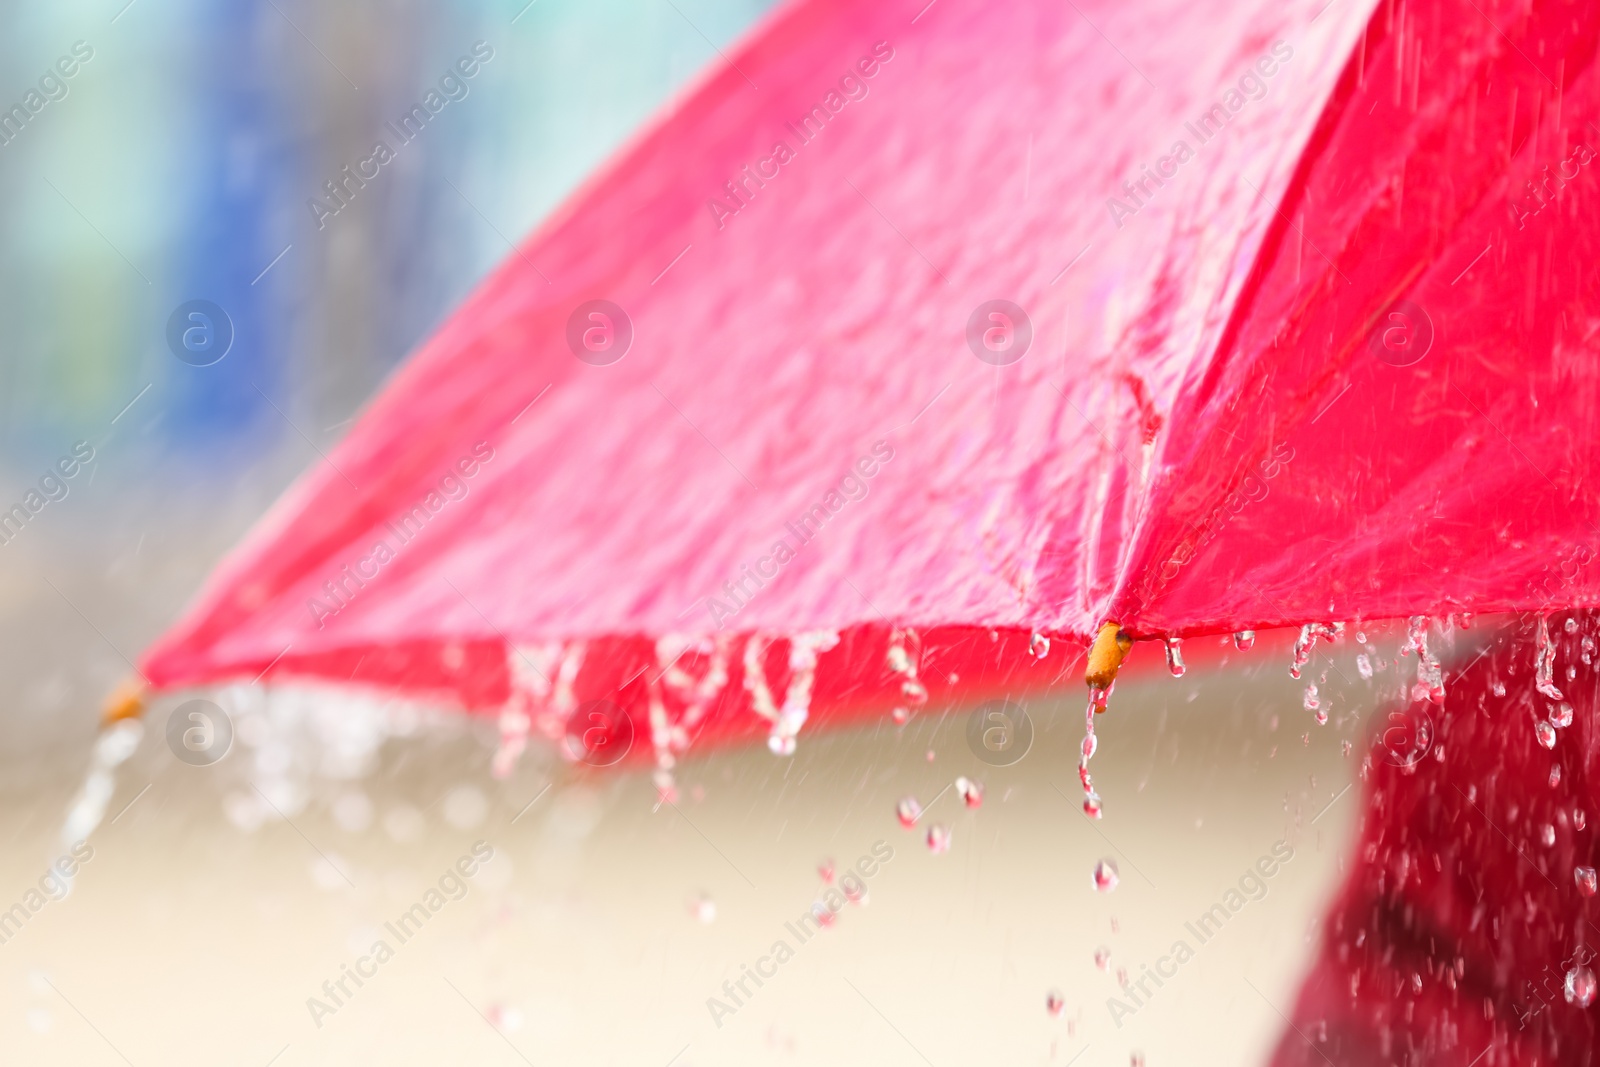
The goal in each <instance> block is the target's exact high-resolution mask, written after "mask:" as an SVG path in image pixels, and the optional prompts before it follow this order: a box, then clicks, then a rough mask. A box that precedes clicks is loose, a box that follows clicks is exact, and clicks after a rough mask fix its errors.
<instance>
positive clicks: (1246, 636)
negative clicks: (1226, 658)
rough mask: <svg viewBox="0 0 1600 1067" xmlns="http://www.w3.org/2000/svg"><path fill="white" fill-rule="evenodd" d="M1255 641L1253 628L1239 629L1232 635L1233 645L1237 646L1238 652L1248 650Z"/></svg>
mask: <svg viewBox="0 0 1600 1067" xmlns="http://www.w3.org/2000/svg"><path fill="white" fill-rule="evenodd" d="M1255 643H1256V632H1255V631H1254V630H1240V631H1239V632H1238V633H1236V634H1234V635H1233V647H1234V648H1237V649H1238V650H1239V651H1240V652H1248V651H1250V649H1251V648H1252V647H1254V646H1255Z"/></svg>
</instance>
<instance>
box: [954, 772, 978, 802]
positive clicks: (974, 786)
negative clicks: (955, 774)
mask: <svg viewBox="0 0 1600 1067" xmlns="http://www.w3.org/2000/svg"><path fill="white" fill-rule="evenodd" d="M956 792H957V793H958V794H960V796H961V799H962V800H964V801H966V804H967V807H969V808H976V807H979V806H980V805H982V804H983V783H982V782H974V781H973V780H972V779H971V778H966V777H962V778H957V779H956Z"/></svg>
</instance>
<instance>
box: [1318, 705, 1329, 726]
mask: <svg viewBox="0 0 1600 1067" xmlns="http://www.w3.org/2000/svg"><path fill="white" fill-rule="evenodd" d="M1317 725H1318V726H1326V725H1328V709H1327V708H1318V709H1317Z"/></svg>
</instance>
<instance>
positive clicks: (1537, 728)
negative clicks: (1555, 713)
mask: <svg viewBox="0 0 1600 1067" xmlns="http://www.w3.org/2000/svg"><path fill="white" fill-rule="evenodd" d="M1533 733H1534V736H1536V737H1537V738H1538V739H1539V744H1541V745H1543V746H1544V747H1545V748H1555V747H1556V728H1555V727H1554V726H1551V725H1550V724H1549V723H1547V722H1541V723H1536V724H1534V727H1533Z"/></svg>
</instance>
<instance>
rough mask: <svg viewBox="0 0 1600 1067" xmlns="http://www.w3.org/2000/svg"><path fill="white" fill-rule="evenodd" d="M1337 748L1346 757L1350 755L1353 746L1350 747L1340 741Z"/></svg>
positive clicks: (1348, 744) (1345, 742)
mask: <svg viewBox="0 0 1600 1067" xmlns="http://www.w3.org/2000/svg"><path fill="white" fill-rule="evenodd" d="M1339 747H1340V748H1341V749H1342V750H1343V751H1344V754H1345V755H1346V756H1348V755H1350V749H1351V748H1352V747H1354V746H1352V745H1351V744H1350V742H1348V741H1341V742H1339Z"/></svg>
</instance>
